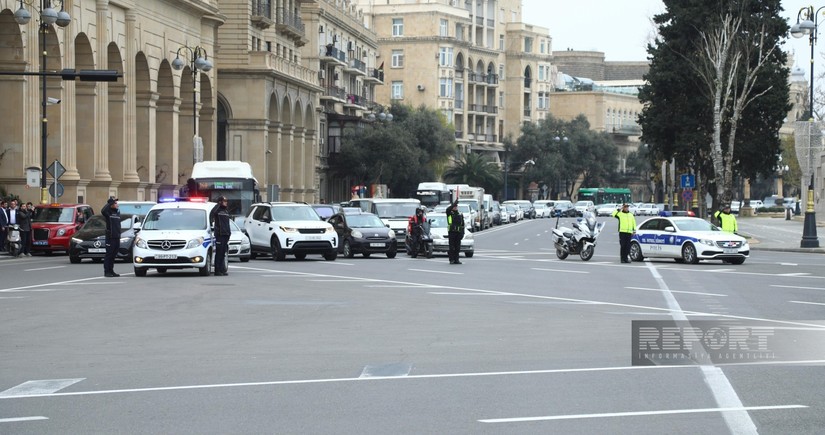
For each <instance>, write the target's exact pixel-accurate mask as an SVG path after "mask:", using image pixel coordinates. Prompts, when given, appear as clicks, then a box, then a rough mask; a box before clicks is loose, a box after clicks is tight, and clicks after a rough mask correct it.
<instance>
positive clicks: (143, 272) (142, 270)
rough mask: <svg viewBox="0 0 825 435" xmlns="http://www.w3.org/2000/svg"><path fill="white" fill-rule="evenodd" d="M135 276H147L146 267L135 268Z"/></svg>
mask: <svg viewBox="0 0 825 435" xmlns="http://www.w3.org/2000/svg"><path fill="white" fill-rule="evenodd" d="M135 276H146V268H145V267H136V268H135Z"/></svg>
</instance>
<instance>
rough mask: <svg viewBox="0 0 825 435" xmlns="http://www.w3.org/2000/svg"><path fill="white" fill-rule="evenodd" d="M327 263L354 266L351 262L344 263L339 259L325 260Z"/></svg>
mask: <svg viewBox="0 0 825 435" xmlns="http://www.w3.org/2000/svg"><path fill="white" fill-rule="evenodd" d="M327 263H329V264H337V265H338V266H355V264H353V263H344V262H341V261H327Z"/></svg>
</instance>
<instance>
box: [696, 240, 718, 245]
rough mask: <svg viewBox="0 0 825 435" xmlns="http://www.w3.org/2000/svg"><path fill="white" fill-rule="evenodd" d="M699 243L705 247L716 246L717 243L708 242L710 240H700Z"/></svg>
mask: <svg viewBox="0 0 825 435" xmlns="http://www.w3.org/2000/svg"><path fill="white" fill-rule="evenodd" d="M699 243H701V244H703V245H708V246H716V243H713V240H708V239H700V240H699Z"/></svg>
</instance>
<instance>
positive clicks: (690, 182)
mask: <svg viewBox="0 0 825 435" xmlns="http://www.w3.org/2000/svg"><path fill="white" fill-rule="evenodd" d="M679 178H680V183H679V187H681V188H683V189H693V188H694V187H696V177H695V176H694V175H693V174H682V175H681V176H680V177H679Z"/></svg>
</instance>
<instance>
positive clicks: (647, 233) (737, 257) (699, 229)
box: [630, 217, 750, 264]
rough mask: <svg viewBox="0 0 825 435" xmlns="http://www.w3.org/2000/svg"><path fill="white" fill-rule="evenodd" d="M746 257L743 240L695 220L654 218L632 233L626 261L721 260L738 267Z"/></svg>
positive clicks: (747, 248)
mask: <svg viewBox="0 0 825 435" xmlns="http://www.w3.org/2000/svg"><path fill="white" fill-rule="evenodd" d="M749 254H750V246H749V245H748V241H747V240H745V238H744V237H741V236H738V235H736V234H731V233H728V232H724V231H722V230H720V229H719V228H718V227H716V226H715V225H713V224H711V223H710V222H708V221H706V220H704V219H699V218H695V217H654V218H650V219H648V220H646V221H644V222H642V224H641V225H639V228H638V229H637V230H636V233H635V234H634V235H633V238H632V239H631V242H630V258H631V260H633V261H642V260H643V259H644V258H645V257H654V258H673V259H675V260H676V262H679V263H683V262H684V263H691V264H696V263H698V262H699V261H700V260H722V261H724V262H726V263H732V264H742V263H744V262H745V259H746V258H748V255H749Z"/></svg>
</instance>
